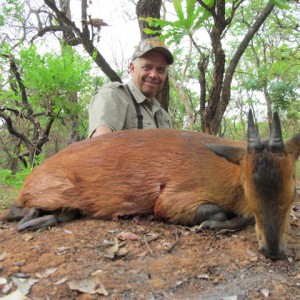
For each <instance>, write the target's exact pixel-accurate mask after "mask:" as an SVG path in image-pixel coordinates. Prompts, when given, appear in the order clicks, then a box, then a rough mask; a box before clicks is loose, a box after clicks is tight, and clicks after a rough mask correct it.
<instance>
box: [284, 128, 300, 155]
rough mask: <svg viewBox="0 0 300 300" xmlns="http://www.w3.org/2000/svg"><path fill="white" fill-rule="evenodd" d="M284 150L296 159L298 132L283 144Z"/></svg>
mask: <svg viewBox="0 0 300 300" xmlns="http://www.w3.org/2000/svg"><path fill="white" fill-rule="evenodd" d="M284 148H285V151H286V152H287V153H290V154H292V155H294V156H295V159H296V160H297V159H298V157H299V156H300V133H297V134H296V135H294V136H293V137H292V138H290V139H289V140H287V141H286V142H285V144H284Z"/></svg>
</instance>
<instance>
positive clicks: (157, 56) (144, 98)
mask: <svg viewBox="0 0 300 300" xmlns="http://www.w3.org/2000/svg"><path fill="white" fill-rule="evenodd" d="M173 62H174V58H173V55H172V53H171V52H170V51H169V49H168V48H167V46H166V45H165V44H164V43H163V42H162V41H161V40H160V39H158V38H156V37H155V38H149V39H145V40H143V41H141V42H140V44H139V45H138V47H137V48H136V50H135V52H134V54H133V56H132V60H131V62H130V65H129V69H130V73H131V79H130V80H129V82H128V83H127V84H126V85H125V84H123V83H119V82H111V83H108V84H106V85H104V86H103V87H102V88H101V89H99V90H98V91H97V92H96V93H95V94H94V96H93V98H92V101H91V103H90V107H89V137H95V136H97V135H101V134H105V133H109V132H112V131H120V130H127V129H142V128H171V127H172V123H171V118H170V116H169V115H168V113H167V112H166V111H165V110H164V109H163V108H162V107H161V105H160V103H159V102H158V101H157V100H156V99H155V95H157V93H158V92H159V91H161V89H162V88H163V85H164V82H165V80H166V78H167V72H168V65H171V64H172V63H173Z"/></svg>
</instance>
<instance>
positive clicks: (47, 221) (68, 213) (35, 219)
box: [17, 208, 79, 231]
mask: <svg viewBox="0 0 300 300" xmlns="http://www.w3.org/2000/svg"><path fill="white" fill-rule="evenodd" d="M78 215H79V211H77V210H64V211H56V212H53V214H49V215H45V211H43V210H40V209H38V208H31V209H30V210H29V211H28V213H27V214H26V215H25V216H24V218H23V219H22V220H21V221H20V222H19V224H18V226H17V229H18V231H24V230H32V231H35V230H38V229H42V228H45V227H49V226H54V225H56V224H58V223H63V222H69V221H71V220H73V219H75V218H77V217H78Z"/></svg>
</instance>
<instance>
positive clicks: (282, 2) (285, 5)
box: [271, 0, 291, 9]
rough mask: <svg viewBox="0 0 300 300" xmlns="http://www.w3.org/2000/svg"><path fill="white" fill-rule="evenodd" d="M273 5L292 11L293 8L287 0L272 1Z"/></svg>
mask: <svg viewBox="0 0 300 300" xmlns="http://www.w3.org/2000/svg"><path fill="white" fill-rule="evenodd" d="M271 3H273V4H275V5H276V6H278V7H279V8H281V9H290V8H291V7H290V6H289V5H288V3H287V1H285V0H271Z"/></svg>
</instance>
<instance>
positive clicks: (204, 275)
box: [197, 274, 209, 279]
mask: <svg viewBox="0 0 300 300" xmlns="http://www.w3.org/2000/svg"><path fill="white" fill-rule="evenodd" d="M197 278H198V279H208V278H209V274H200V275H198V276H197Z"/></svg>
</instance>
